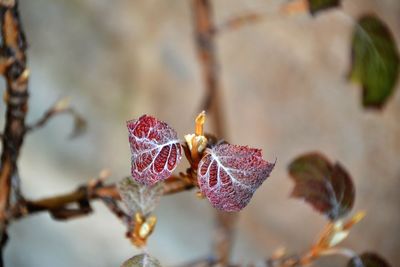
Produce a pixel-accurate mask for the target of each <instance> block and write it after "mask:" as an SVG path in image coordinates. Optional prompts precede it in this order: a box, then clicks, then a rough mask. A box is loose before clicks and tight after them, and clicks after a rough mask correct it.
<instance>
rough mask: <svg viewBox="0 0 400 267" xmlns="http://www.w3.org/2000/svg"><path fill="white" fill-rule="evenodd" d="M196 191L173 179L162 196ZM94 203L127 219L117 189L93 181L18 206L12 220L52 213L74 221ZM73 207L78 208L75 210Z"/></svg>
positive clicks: (190, 183)
mask: <svg viewBox="0 0 400 267" xmlns="http://www.w3.org/2000/svg"><path fill="white" fill-rule="evenodd" d="M194 187H195V185H194V184H193V183H192V182H191V181H189V180H186V179H182V178H180V177H170V178H169V179H167V180H166V181H165V183H164V191H163V195H171V194H175V193H179V192H182V191H186V190H190V189H192V188H194ZM93 200H102V201H103V202H104V203H105V204H106V206H107V207H108V208H109V209H110V210H111V211H112V212H113V213H114V214H116V215H117V217H118V218H120V219H122V220H125V218H124V215H123V214H122V213H121V211H120V210H118V209H117V206H116V205H115V201H117V200H120V195H119V193H118V191H117V188H116V185H115V184H108V185H105V184H104V183H103V179H96V180H92V181H90V182H89V183H88V184H85V185H82V186H80V187H78V189H76V190H74V191H72V192H69V193H66V194H62V195H58V196H53V197H49V198H43V199H39V200H25V201H24V202H23V203H16V204H15V205H14V206H13V207H12V208H11V211H10V216H9V217H10V218H9V219H10V220H15V219H19V218H22V217H25V216H29V215H32V214H35V213H39V212H49V213H50V214H51V215H52V216H53V217H54V218H55V219H60V220H65V219H70V218H75V217H77V216H81V215H87V214H88V213H91V212H92V209H91V207H90V202H91V201H93ZM74 204H75V205H77V207H74V208H72V207H71V206H72V205H74Z"/></svg>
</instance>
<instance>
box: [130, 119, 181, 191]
mask: <svg viewBox="0 0 400 267" xmlns="http://www.w3.org/2000/svg"><path fill="white" fill-rule="evenodd" d="M127 126H128V130H129V143H130V145H131V152H132V169H131V172H132V177H133V179H135V180H136V181H138V182H139V183H142V184H146V185H153V184H155V183H156V182H158V181H161V180H164V179H167V178H168V177H169V176H171V173H172V172H173V170H174V169H175V168H176V166H177V165H178V163H179V161H180V160H181V158H182V152H181V145H180V143H179V140H178V136H177V134H176V132H175V131H174V129H172V128H171V127H169V126H168V124H166V123H165V122H161V121H159V120H157V119H156V118H154V117H151V116H148V115H143V116H142V117H140V118H139V119H138V120H131V121H128V122H127Z"/></svg>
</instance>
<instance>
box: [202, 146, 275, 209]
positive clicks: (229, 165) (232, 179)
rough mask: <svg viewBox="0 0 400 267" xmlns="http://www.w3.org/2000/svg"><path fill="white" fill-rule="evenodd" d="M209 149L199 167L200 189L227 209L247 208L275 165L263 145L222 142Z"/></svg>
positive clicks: (216, 204) (216, 205)
mask: <svg viewBox="0 0 400 267" xmlns="http://www.w3.org/2000/svg"><path fill="white" fill-rule="evenodd" d="M205 153H206V154H205V156H204V157H203V158H202V159H201V161H200V163H199V167H198V170H197V175H198V179H199V185H200V190H201V192H202V193H203V194H204V195H205V196H207V198H208V200H209V201H210V202H211V204H212V205H213V206H214V207H215V208H217V209H220V210H223V211H240V210H241V209H243V208H244V207H245V206H246V205H247V204H248V203H249V201H250V199H251V197H252V196H253V194H254V192H255V191H256V189H257V188H258V187H259V186H260V185H261V184H262V183H263V182H264V181H265V179H267V177H268V176H269V174H270V173H271V171H272V169H273V167H274V166H275V163H269V162H267V161H265V160H263V159H262V155H261V150H260V149H255V148H249V147H246V146H236V145H230V144H221V145H217V146H215V147H213V148H212V149H207V150H206V152H205Z"/></svg>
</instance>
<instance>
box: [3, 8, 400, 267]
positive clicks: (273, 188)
mask: <svg viewBox="0 0 400 267" xmlns="http://www.w3.org/2000/svg"><path fill="white" fill-rule="evenodd" d="M20 2H21V12H22V19H23V23H24V26H25V30H26V33H27V37H28V41H29V43H30V49H29V51H28V57H29V66H30V69H31V74H32V75H31V80H30V92H31V98H30V111H29V115H28V121H29V122H33V121H35V120H36V119H38V118H39V117H40V116H41V115H42V113H43V112H44V111H45V110H46V109H47V108H48V107H49V106H51V105H52V104H53V103H54V102H55V101H56V100H58V99H59V98H61V97H64V96H70V97H71V99H72V103H73V106H74V107H75V108H76V109H77V110H78V111H79V112H80V113H81V114H82V115H83V116H84V117H85V118H87V120H88V123H89V125H88V131H87V133H86V134H85V135H83V136H82V137H80V138H78V139H74V140H69V139H68V135H69V133H70V131H71V129H72V120H71V118H70V117H68V116H60V117H59V118H57V119H54V120H52V121H51V122H50V123H49V125H48V126H47V127H45V128H44V129H41V130H40V131H37V132H35V133H34V134H32V135H30V136H28V137H27V139H26V141H25V145H24V147H23V150H22V155H21V158H20V161H19V166H20V175H21V179H22V183H23V184H22V188H23V191H24V193H25V194H26V195H27V196H28V197H30V198H39V197H43V196H51V195H54V194H57V193H62V192H66V191H70V190H73V189H75V188H76V187H77V185H78V184H81V183H85V182H86V181H88V179H89V178H90V177H96V176H97V175H98V173H99V171H100V170H102V169H103V168H109V169H110V170H111V171H112V177H113V178H112V179H111V180H112V181H117V180H118V179H119V178H120V177H124V176H125V175H127V174H128V173H129V172H130V151H129V145H128V138H127V130H126V126H125V121H126V120H129V119H132V118H137V117H139V116H140V115H142V114H152V115H154V116H156V117H157V118H159V119H161V120H164V121H166V122H168V123H169V124H170V125H171V126H172V127H173V128H175V129H176V130H177V132H178V133H179V134H180V136H181V137H183V135H184V134H186V133H190V132H192V128H193V118H194V116H195V115H196V113H197V112H198V108H199V106H200V102H201V99H202V96H203V94H204V90H203V84H202V80H201V73H200V68H199V65H198V61H197V58H196V54H195V47H194V43H193V31H192V17H191V12H190V1H183V0H168V1H165V0H136V1H131V0H119V1H108V0H84V1H83V0H58V1H52V0H35V1H32V0H21V1H20ZM285 2H286V1H285V0H214V1H213V3H214V11H215V18H216V21H217V24H219V23H221V22H223V21H225V20H226V19H228V18H232V17H233V16H235V15H238V14H243V13H246V12H251V11H262V12H266V13H270V14H271V15H270V16H266V18H265V20H263V21H262V22H260V23H254V24H252V25H249V26H245V27H242V28H240V29H238V30H233V31H227V32H225V33H223V34H221V35H220V36H219V37H218V56H219V60H220V67H221V68H220V71H221V79H222V87H223V88H222V93H223V98H224V103H223V104H224V105H223V110H224V112H225V115H226V122H225V123H226V125H227V127H228V134H229V140H230V141H231V142H232V143H235V144H242V145H246V144H247V145H250V146H253V147H259V148H262V149H263V151H264V157H265V158H266V159H268V160H274V159H275V158H277V159H278V162H277V166H276V167H275V170H274V171H273V172H272V175H271V177H270V178H269V179H268V180H267V181H266V182H265V183H264V184H263V186H262V187H261V188H260V189H259V190H258V191H257V193H256V194H255V195H254V198H253V199H252V201H251V202H250V204H249V206H248V207H247V208H245V209H244V210H243V211H242V212H241V217H240V220H239V222H238V232H237V236H236V242H235V245H234V249H233V260H234V261H238V262H242V263H246V262H256V261H257V260H260V259H263V258H266V257H267V256H269V255H271V253H273V251H274V250H275V249H277V248H278V247H282V246H283V247H285V248H287V250H288V251H289V252H302V251H305V250H306V249H307V248H308V247H309V246H310V245H311V243H312V242H313V241H314V240H315V238H316V235H317V234H318V233H319V232H320V231H321V230H322V228H323V226H324V224H325V223H326V220H325V219H324V218H323V217H322V216H321V215H319V214H317V213H316V212H314V211H313V210H312V209H311V208H310V206H308V205H306V204H304V203H303V202H302V201H299V200H294V199H290V198H289V197H288V196H289V193H290V191H291V189H292V186H293V184H292V182H291V181H290V180H289V178H288V174H287V171H286V167H287V165H288V163H289V162H290V161H291V160H292V159H294V158H295V157H296V156H298V155H299V154H301V153H304V152H309V151H316V150H318V151H321V152H323V153H324V154H326V155H327V156H328V157H329V158H330V159H332V160H334V161H335V160H338V161H340V162H341V163H342V164H343V165H344V166H345V167H346V168H347V170H348V171H349V172H350V173H351V174H352V176H353V178H354V181H355V185H356V204H355V209H354V210H366V211H367V217H366V218H365V219H364V220H363V221H362V222H361V223H360V224H359V225H357V226H356V227H355V228H354V230H353V231H352V234H351V235H350V237H349V238H348V239H347V240H346V241H345V243H344V245H345V246H348V247H351V248H353V249H354V250H355V251H357V252H364V251H371V250H373V251H376V252H378V253H380V254H381V255H382V256H384V257H385V258H386V259H388V261H389V262H391V263H392V266H396V265H395V264H397V263H398V262H399V261H400V254H399V253H398V252H399V251H400V240H399V227H400V212H399V211H400V207H399V206H400V204H399V203H400V194H399V188H400V164H399V156H400V124H399V117H398V116H399V114H400V92H399V90H396V93H395V94H394V96H393V97H392V98H391V99H390V100H389V102H388V103H387V105H386V107H385V108H384V109H383V110H382V111H381V112H377V111H365V110H363V108H362V107H361V98H360V96H361V90H360V88H359V87H358V86H354V85H351V84H349V83H348V82H347V80H346V74H347V72H348V69H349V65H350V61H349V60H350V41H351V33H352V26H353V21H352V19H351V17H353V18H357V17H358V15H360V14H364V13H376V14H377V15H378V16H380V17H381V18H382V19H383V20H384V21H385V22H386V23H387V24H388V26H389V27H390V29H391V30H392V33H393V34H394V36H395V39H396V41H397V43H400V30H399V29H400V16H399V14H400V2H399V1H398V0H352V1H350V0H344V1H343V10H344V11H345V12H346V14H347V15H345V14H344V13H343V12H341V11H338V10H332V11H329V12H324V13H322V14H320V15H317V16H316V17H314V18H313V17H311V16H310V15H308V14H300V15H294V16H282V15H278V14H277V13H276V12H275V11H276V10H277V9H278V8H279V6H280V5H282V4H283V3H285ZM399 85H400V83H398V86H397V87H399ZM2 88H4V82H3V81H2ZM397 89H399V88H397ZM0 109H1V110H0V111H1V114H4V105H1V106H0ZM1 123H2V124H3V123H4V118H3V116H1ZM208 129H209V130H212V129H211V128H208ZM156 213H157V215H158V219H159V221H158V225H157V226H156V230H155V232H154V233H153V235H152V236H151V237H150V241H149V246H148V248H147V251H148V252H149V253H150V254H151V255H153V256H155V257H156V258H158V259H159V260H160V261H161V263H162V264H163V265H167V266H171V265H176V264H182V263H184V262H187V261H190V260H194V259H197V258H200V257H202V256H204V255H206V254H207V253H208V252H209V250H210V241H211V237H212V236H211V235H212V226H213V210H212V208H211V206H210V205H209V203H208V201H207V200H198V199H197V198H196V197H195V193H194V192H186V193H182V194H179V195H174V196H168V197H165V198H163V199H162V203H161V204H160V205H159V207H158V208H157V210H156ZM125 230H126V229H125V227H124V226H123V225H122V224H121V223H120V221H118V220H117V219H116V218H115V217H114V216H113V215H112V214H110V213H109V212H108V210H106V208H105V207H104V206H103V205H102V204H101V203H97V204H95V213H93V214H92V215H90V216H88V217H83V218H81V219H76V220H71V221H68V222H57V221H54V220H52V219H51V218H50V216H49V215H48V214H45V213H43V214H40V215H37V216H32V217H29V218H26V219H24V220H21V221H18V222H16V223H14V224H12V226H11V227H10V231H9V236H10V241H9V243H8V246H7V247H6V250H5V259H6V266H29V267H36V266H37V267H39V266H40V267H50V266H58V267H67V266H68V267H69V266H96V267H102V266H104V267H105V266H119V265H120V264H121V263H122V262H123V261H124V260H125V259H127V258H129V257H131V256H133V255H135V254H137V253H139V251H138V250H136V249H135V248H133V247H132V246H131V244H130V242H129V240H127V239H125V238H124V234H125ZM345 262H346V259H341V258H337V257H332V258H326V259H324V260H320V261H318V262H317V264H316V266H345Z"/></svg>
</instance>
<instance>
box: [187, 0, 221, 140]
mask: <svg viewBox="0 0 400 267" xmlns="http://www.w3.org/2000/svg"><path fill="white" fill-rule="evenodd" d="M192 12H193V17H194V34H195V41H196V50H197V56H198V59H199V61H200V66H201V69H202V75H203V82H204V86H205V89H206V95H205V97H204V100H203V102H202V106H201V109H202V110H205V111H207V113H208V114H209V116H210V115H211V116H210V117H211V118H212V120H213V126H214V133H215V134H216V135H217V137H218V138H223V137H224V136H225V135H226V134H225V127H224V119H223V112H222V105H221V101H220V100H219V99H220V97H221V96H220V94H221V92H220V88H219V87H220V85H219V70H218V62H217V57H216V48H215V38H214V37H215V35H214V31H215V25H214V21H213V14H212V6H211V2H210V1H209V0H192Z"/></svg>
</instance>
